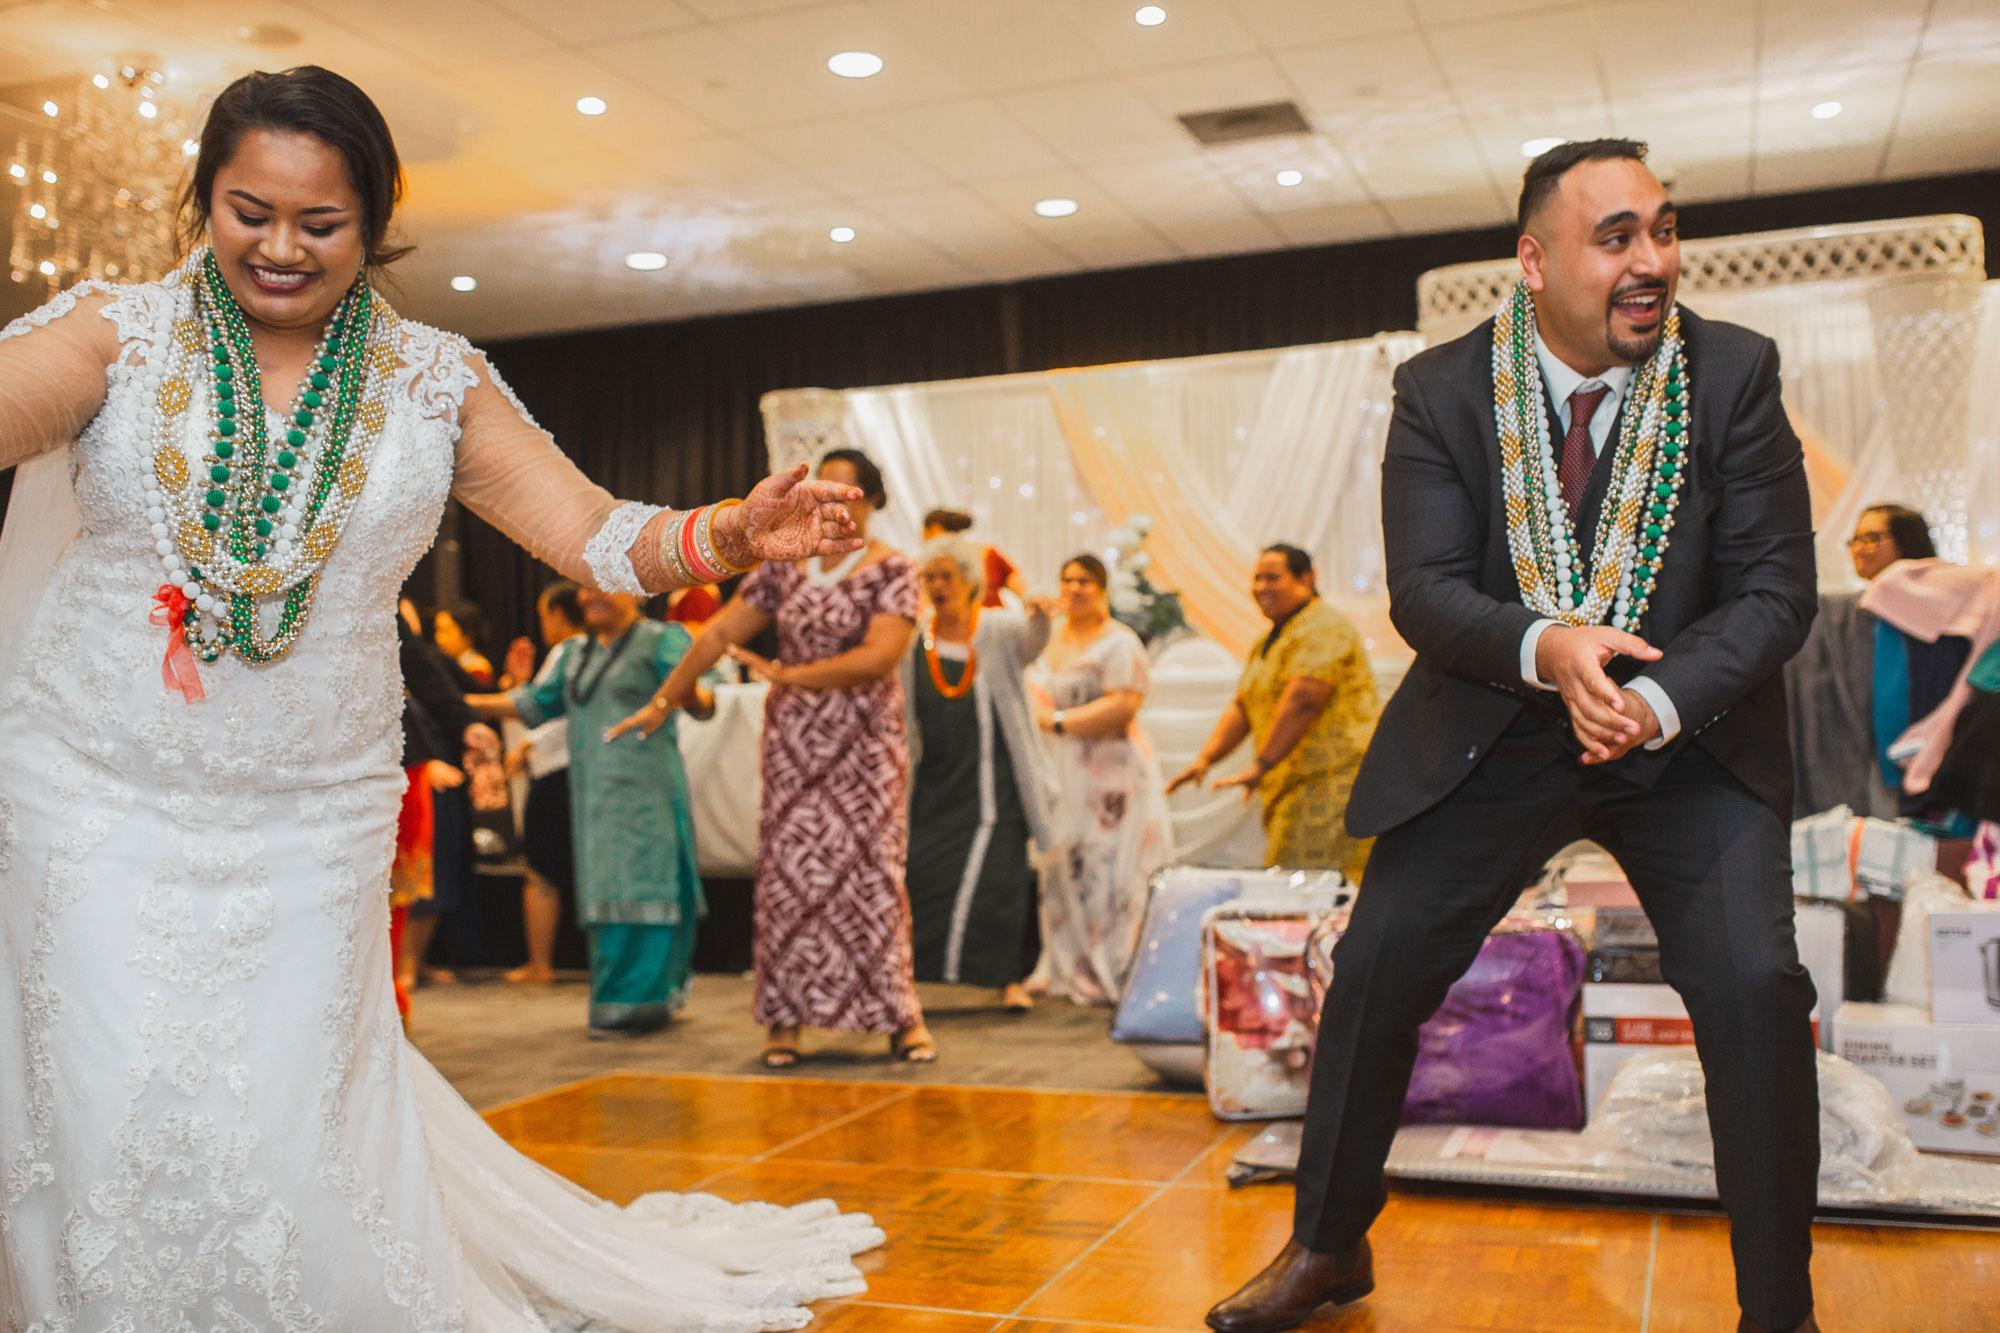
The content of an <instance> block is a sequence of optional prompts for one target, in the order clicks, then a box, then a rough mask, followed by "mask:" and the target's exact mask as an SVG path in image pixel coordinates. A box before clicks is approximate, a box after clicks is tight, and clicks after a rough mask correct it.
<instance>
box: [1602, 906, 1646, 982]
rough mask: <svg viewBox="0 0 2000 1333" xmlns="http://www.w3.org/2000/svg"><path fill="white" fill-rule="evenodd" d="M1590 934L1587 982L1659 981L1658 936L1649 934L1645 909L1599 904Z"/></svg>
mask: <svg viewBox="0 0 2000 1333" xmlns="http://www.w3.org/2000/svg"><path fill="white" fill-rule="evenodd" d="M1593 934H1594V939H1593V941H1592V943H1591V946H1590V968H1589V979H1590V980H1591V981H1611V982H1642V983H1650V984H1653V985H1658V984H1659V983H1660V981H1661V980H1662V978H1661V976H1660V937H1659V936H1658V935H1656V934H1654V933H1653V923H1652V922H1651V921H1649V920H1647V919H1646V914H1645V912H1643V911H1641V910H1640V909H1639V908H1636V907H1600V908H1598V909H1597V916H1596V921H1595V930H1594V931H1593Z"/></svg>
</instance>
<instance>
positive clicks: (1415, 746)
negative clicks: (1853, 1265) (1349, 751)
mask: <svg viewBox="0 0 2000 1333" xmlns="http://www.w3.org/2000/svg"><path fill="white" fill-rule="evenodd" d="M1645 151H1646V150H1645V146H1644V145H1643V144H1638V143H1634V142H1632V141H1629V140H1623V139H1604V140H1596V141H1593V142H1588V143H1566V144H1562V145H1559V146H1558V147H1555V148H1552V149H1550V150H1549V151H1548V152H1546V153H1544V154H1542V155H1541V156H1540V157H1537V158H1536V159H1535V160H1534V161H1533V162H1532V163H1531V164H1530V165H1529V167H1528V169H1527V173H1526V176H1525V179H1524V180H1523V182H1522V188H1521V198H1520V206H1519V218H1518V223H1519V241H1518V247H1517V249H1518V255H1519V258H1520V263H1521V269H1522V280H1521V282H1520V283H1519V285H1517V286H1516V287H1515V289H1514V290H1513V291H1512V292H1511V293H1510V294H1509V295H1508V297H1507V299H1506V301H1505V302H1504V303H1503V304H1502V306H1501V308H1500V312H1499V314H1498V315H1497V316H1495V318H1493V319H1490V320H1488V321H1486V322H1485V323H1484V324H1481V325H1480V326H1479V327H1478V328H1476V329H1474V330H1472V331H1471V332H1469V333H1467V334H1465V335H1463V336H1462V337H1459V338H1455V339H1452V340H1451V341H1450V342H1446V343H1441V344H1439V345H1437V346H1434V347H1432V348H1430V349H1429V350H1427V351H1425V352H1423V353H1422V354H1421V355H1419V356H1417V357H1415V358H1413V359H1412V360H1409V361H1406V362H1404V363H1403V365H1402V366H1401V368H1399V369H1398V370H1397V371H1396V377H1395V408H1394V412H1393V414H1392V416H1391V419H1390V425H1389V438H1388V443H1387V445H1386V453H1385V456H1384V459H1383V464H1382V531H1383V535H1384V537H1385V539H1386V547H1385V552H1386V556H1387V565H1388V583H1389V597H1390V614H1391V616H1392V617H1393V618H1394V621H1395V624H1396V628H1397V629H1398V630H1399V631H1400V632H1401V633H1402V635H1403V638H1404V639H1405V640H1407V641H1408V643H1409V644H1410V646H1411V647H1412V648H1414V649H1416V654H1417V656H1416V661H1415V662H1414V663H1412V665H1411V667H1410V670H1409V674H1408V675H1407V676H1405V677H1404V678H1403V683H1402V684H1401V685H1400V686H1399V687H1398V688H1397V690H1396V693H1395V696H1394V697H1393V698H1391V699H1390V701H1389V704H1388V707H1387V708H1385V709H1384V710H1383V714H1382V720H1381V724H1380V725H1379V726H1378V727H1377V728H1376V731H1375V738H1374V740H1373V741H1372V742H1371V743H1370V744H1369V747H1368V753H1367V755H1366V757H1364V758H1363V760H1362V763H1361V774H1360V777H1359V778H1357V779H1356V781H1355V784H1354V793H1353V797H1352V799H1351V800H1350V801H1349V802H1348V806H1347V825H1348V828H1349V830H1350V831H1351V832H1353V833H1354V834H1355V835H1356V836H1357V837H1366V836H1369V835H1371V834H1373V835H1377V836H1376V839H1375V849H1374V852H1373V854H1372V855H1371V856H1370V858H1369V866H1368V888H1367V890H1366V891H1365V892H1364V893H1362V894H1361V895H1360V897H1359V898H1358V899H1356V901H1355V907H1354V912H1353V915H1352V917H1351V919H1350V920H1349V922H1348V925H1347V929H1346V931H1345V933H1343V934H1342V935H1341V937H1340V942H1339V944H1338V945H1337V946H1336V947H1335V950H1334V955H1333V980H1332V984H1331V987H1330V989H1329V991H1328V993H1327V997H1326V1005H1325V1016H1324V1017H1323V1018H1322V1020H1321V1022H1320V1028H1319V1048H1318V1052H1317V1054H1316V1055H1315V1057H1314V1060H1313V1066H1312V1079H1311V1091H1310V1096H1309V1100H1308V1103H1307V1107H1306V1119H1305V1130H1304V1134H1303V1137H1302V1148H1301V1151H1300V1155H1299V1163H1298V1180H1297V1201H1296V1207H1295V1209H1294V1216H1293V1230H1292V1237H1291V1239H1290V1241H1289V1242H1288V1243H1287V1244H1286V1245H1285V1247H1284V1249H1283V1251H1282V1252H1281V1253H1279V1255H1278V1256H1277V1257H1276V1258H1275V1259H1274V1260H1273V1261H1272V1262H1271V1264H1270V1265H1269V1266H1268V1267H1267V1268H1266V1269H1265V1270H1264V1271H1263V1272H1261V1273H1259V1274H1258V1275H1257V1276H1256V1277H1254V1278H1253V1279H1251V1281H1250V1282H1249V1284H1248V1285H1246V1286H1245V1287H1244V1288H1243V1289H1242V1290H1240V1291H1238V1292H1237V1293H1236V1294H1235V1295H1233V1296H1231V1297H1229V1298H1228V1299H1227V1300H1225V1301H1223V1302H1222V1303H1221V1304H1219V1305H1218V1306H1216V1307H1215V1308H1214V1309H1213V1310H1211V1311H1210V1312H1209V1315H1208V1323H1209V1325H1210V1327H1212V1328H1214V1329H1217V1330H1219V1331H1220V1333H1276V1330H1280V1329H1287V1328H1291V1327H1293V1326H1294V1325H1296V1324H1299V1323H1301V1322H1303V1321H1304V1320H1306V1319H1308V1318H1310V1317H1311V1316H1312V1315H1313V1313H1314V1312H1315V1311H1317V1310H1318V1309H1319V1308H1320V1307H1322V1306H1326V1305H1341V1304H1346V1303H1349V1302H1352V1301H1356V1300H1359V1299H1361V1298H1363V1297H1365V1296H1366V1295H1367V1294H1368V1293H1369V1292H1370V1291H1371V1290H1373V1288H1374V1285H1375V1275H1374V1266H1373V1260H1372V1258H1371V1256H1370V1254H1369V1250H1368V1241H1367V1235H1368V1230H1369V1227H1370V1226H1371V1225H1372V1224H1373V1222H1374V1220H1375V1218H1376V1216H1377V1215H1378V1214H1379V1213H1380V1212H1381V1210H1382V1208H1383V1205H1384V1203H1385V1201H1386V1199H1387V1193H1386V1190H1385V1188H1384V1182H1383V1174H1382V1170H1383V1164H1384V1162H1385V1161H1386V1160H1387V1157H1388V1154H1389V1148H1390V1145H1391V1143H1392V1142H1393V1141H1394V1139H1395V1136H1396V1129H1397V1125H1398V1123H1399V1121H1400V1119H1401V1116H1402V1109H1403V1101H1404V1097H1405V1095H1406V1093H1407V1091H1408V1088H1409V1081H1410V1073H1411V1070H1412V1068H1413V1066H1414V1064H1415V1061H1416V1056H1417V1032H1418V1029H1419V1028H1420V1027H1421V1026H1422V1025H1423V1024H1424V1023H1425V1022H1426V1021H1427V1020H1428V1019H1429V1018H1430V1016H1431V1015H1432V1013H1433V1012H1434V1011H1435V1010H1436V1009H1437V1007H1438V1005H1439V1003H1440V1002H1441V1001H1442V1000H1443V999H1444V996H1445V993H1446V992H1447V991H1448V990H1449V989H1450V987H1451V985H1452V983H1453V982H1455V981H1456V980H1457V979H1458V977H1459V976H1460V975H1461V974H1462V973H1464V972H1465V970H1466V969H1467V968H1468V967H1469V966H1470V965H1471V964H1472V962H1473V960H1474V958H1475V957H1477V956H1478V953H1479V950H1480V946H1481V945H1482V944H1483V943H1484V942H1485V937H1486V934H1487V932H1488V931H1489V930H1490V929H1491V928H1492V927H1493V925H1494V924H1495V923H1497V922H1498V921H1499V920H1500V919H1501V918H1502V917H1504V916H1505V915H1506V913H1507V910H1508V909H1509V908H1510V907H1511V906H1512V905H1513V903H1514V901H1515V899H1516V897H1517V896H1518V895H1519V893H1520V891H1521V889H1522V888H1523V887H1524V885H1525V884H1526V883H1527V882H1529V881H1530V880H1532V878H1533V877H1534V876H1535V875H1536V873H1537V872H1538V871H1539V870H1540V868H1541V866H1542V865H1543V863H1544V862H1546V861H1547V860H1548V858H1549V857H1550V856H1551V855H1553V854H1554V853H1555V852H1556V851H1557V850H1559V849H1560V848H1562V847H1563V846H1564V845H1566V844H1568V843H1570V842H1573V841H1575V840H1576V839H1578V838H1584V837H1588V838H1591V839H1594V840H1595V841H1597V842H1599V843H1602V844H1603V845H1604V846H1605V847H1606V848H1607V849H1608V850H1609V851H1610V852H1611V853H1612V854H1613V855H1614V856H1616V857H1617V858H1618V862H1619V864H1620V865H1621V866H1623V867H1624V868H1625V870H1626V872H1627V873H1628V874H1629V875H1630V876H1631V880H1632V887H1633V888H1634V889H1635V890H1637V891H1638V894H1639V898H1640V901H1641V902H1642V903H1643V904H1644V906H1645V908H1646V912H1647V915H1648V916H1650V917H1651V918H1652V923H1653V926H1654V929H1655V930H1656V931H1657V932H1658V934H1659V941H1660V956H1661V962H1662V966H1663V969H1664V971H1665V972H1666V975H1667V977H1668V978H1669V979H1670V980H1671V981H1672V983H1673V985H1674V987H1675V989H1676V990H1678V991H1679V992H1680V995H1681V998H1682V999H1683V1000H1684V1001H1685V1002H1686V1004H1687V1010H1688V1016H1689V1018H1690V1020H1691V1021H1692V1024H1693V1029H1694V1044H1695V1049H1696V1051H1697V1052H1698V1053H1699V1055H1700V1057H1701V1064H1702V1068H1703V1072H1704V1073H1705V1075H1706V1079H1707V1110H1708V1121H1709V1127H1710V1130H1711V1132H1712V1135H1713V1140H1714V1145H1715V1181H1716V1185H1717V1187H1718V1190H1719V1192H1720V1194H1721V1196H1722V1205H1723V1208H1724V1210H1725V1211H1726V1212H1727V1213H1728V1214H1729V1220H1730V1248H1731V1251H1732V1253H1733V1255H1734V1258H1735V1263H1736V1298H1737V1303H1738V1304H1739V1306H1740V1307H1741V1322H1740V1323H1739V1325H1738V1327H1739V1328H1740V1329H1742V1330H1745V1331H1746V1333H1777V1330H1816V1329H1817V1328H1818V1324H1817V1323H1816V1322H1815V1319H1814V1315H1813V1295H1812V1274H1811V1259H1812V1220H1813V1210H1814V1207H1815V1204H1816V1202H1817V1198H1818V1193H1819V1179H1818V1177H1819V1149H1820V1143H1819V1135H1818V1134H1817V1133H1815V1132H1813V1131H1814V1127H1815V1126H1817V1125H1818V1124H1819V1094H1818V1083H1817V1079H1816V1077H1815V1073H1814V1046H1813V1034H1812V1024H1811V1022H1810V1019H1809V1015H1810V1013H1811V1010H1812V1007H1813V984H1812V980H1811V978H1810V977H1809V976H1808V975H1807V974H1806V970H1805V969H1804V968H1803V967H1801V966H1800V964H1799V953H1798V944H1797V940H1796V938H1795V936H1794V931H1793V924H1792V872H1791V846H1790V837H1789V827H1790V820H1791V803H1792V774H1791V755H1790V751H1789V749H1788V747H1787V746H1786V743H1785V711H1786V710H1785V693H1784V687H1783V684H1782V681H1781V680H1780V676H1779V672H1780V669H1781V668H1782V667H1783V665H1784V663H1785V660H1786V659H1787V658H1789V657H1791V656H1792V654H1793V653H1795V652H1797V651H1798V648H1799V645H1800V644H1801V643H1802V642H1803V641H1804V640H1805V637H1806V627H1807V625H1808V624H1810V623H1811V620H1812V617H1813V610H1814V596H1813V591H1814V585H1815V581H1816V579H1815V569H1814V560H1813V534H1812V514H1811V506H1810V504H1809V503H1808V499H1807V494H1806V474H1805V457H1804V453H1803V451H1802V450H1801V449H1800V446H1799V441H1798V437H1797V436H1796V435H1794V434H1793V433H1792V428H1791V426H1790V425H1789V424H1788V422H1787V421H1786V417H1785V409H1784V405H1783V402H1782V401H1781V398H1780V393H1779V389H1780V383H1781V381H1780V378H1779V373H1778V353H1777V348H1776V346H1775V345H1774V344H1773V343H1772V342H1771V340H1770V339H1769V338H1766V337H1763V336H1762V335H1760V334H1756V333H1752V332H1751V331H1749V330H1748V329H1743V328H1738V327H1736V326H1734V325H1729V324H1721V323H1714V322H1711V321H1708V320H1704V319H1701V318H1699V317H1697V316H1696V315H1695V314H1694V312H1692V311H1690V310H1686V309H1681V308H1677V307H1676V305H1675V299H1674V298H1675V288H1676V286H1677V284H1678V281H1679V277H1680V250H1679V238H1678V235H1677V231H1676V226H1675V223H1676V215H1675V210H1674V205H1673V203H1672V201H1671V200H1670V199H1669V198H1668V197H1667V192H1666V190H1665V189H1664V188H1663V187H1662V186H1661V184H1660V182H1659V181H1658V180H1657V179H1656V178H1655V177H1654V176H1653V174H1652V173H1651V172H1650V171H1648V170H1647V169H1646V166H1645V163H1644V159H1645ZM1600 518H1601V520H1602V521H1601V522H1600ZM1669 530H1671V533H1672V540H1671V541H1670V542H1669V541H1663V540H1662V539H1663V538H1664V537H1666V535H1667V534H1668V532H1669ZM1361 1322H1362V1323H1366V1322H1368V1320H1367V1317H1366V1316H1365V1315H1364V1316H1363V1317H1362V1320H1361Z"/></svg>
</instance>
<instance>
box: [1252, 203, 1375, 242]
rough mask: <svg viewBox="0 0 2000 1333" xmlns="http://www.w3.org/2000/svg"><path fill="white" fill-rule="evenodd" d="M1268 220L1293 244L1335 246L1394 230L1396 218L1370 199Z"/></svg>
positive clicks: (1322, 206) (1298, 212) (1321, 207)
mask: <svg viewBox="0 0 2000 1333" xmlns="http://www.w3.org/2000/svg"><path fill="white" fill-rule="evenodd" d="M1271 221H1272V223H1273V225H1275V226H1276V227H1277V228H1278V230H1279V231H1281V232H1283V233H1284V234H1285V239H1286V240H1287V241H1290V242H1291V243H1292V244H1293V245H1337V244H1339V243H1340V242H1342V241H1361V240H1370V239H1373V238H1375V237H1377V236H1393V235H1395V233H1396V224H1395V221H1394V220H1393V219H1392V218H1390V216H1389V214H1388V213H1387V212H1386V211H1384V210H1383V208H1382V206H1381V205H1380V204H1377V203H1373V202H1367V203H1358V204H1323V205H1321V206H1320V207H1317V208H1302V209H1299V210H1297V211H1295V212H1289V213H1279V214H1275V215H1273V216H1272V218H1271Z"/></svg>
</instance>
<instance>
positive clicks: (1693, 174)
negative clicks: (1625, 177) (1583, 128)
mask: <svg viewBox="0 0 2000 1333" xmlns="http://www.w3.org/2000/svg"><path fill="white" fill-rule="evenodd" d="M1755 108H1756V104H1755V101H1754V99H1753V98H1751V96H1750V95H1749V92H1748V90H1747V89H1743V88H1739V89H1736V90H1735V91H1734V92H1733V93H1731V94H1728V95H1721V94H1713V93H1711V94H1707V95H1700V94H1695V93H1691V92H1688V91H1674V92H1659V93H1654V94H1651V95H1648V96H1645V97H1641V98H1635V99H1633V100H1630V101H1627V102H1624V103H1621V104H1620V105H1619V107H1618V110H1617V112H1616V113H1615V117H1614V124H1613V132H1614V133H1616V134H1619V135H1622V136H1624V137H1626V138H1629V139H1638V140H1639V141H1641V142H1642V143H1645V144H1647V145H1648V147H1649V149H1650V152H1649V154H1648V156H1647V164H1648V165H1649V166H1651V167H1652V168H1653V172H1654V174H1655V175H1657V176H1659V177H1660V179H1661V180H1663V181H1666V182H1667V183H1668V188H1669V189H1670V190H1671V191H1672V192H1673V195H1674V197H1675V198H1676V199H1685V200H1690V201H1692V200H1697V199H1718V198H1729V197H1734V196H1737V195H1742V194H1745V193H1747V192H1748V191H1749V189H1750V160H1751V145H1752V138H1753V133H1754V127H1755V125H1756V109H1755Z"/></svg>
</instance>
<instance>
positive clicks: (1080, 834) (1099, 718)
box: [1028, 555, 1172, 1004]
mask: <svg viewBox="0 0 2000 1333" xmlns="http://www.w3.org/2000/svg"><path fill="white" fill-rule="evenodd" d="M1107 581H1108V580H1107V577H1106V573H1105V569H1104V564H1103V562H1102V561H1100V560H1099V559H1098V558H1097V557H1096V556H1093V555H1080V556H1077V557H1076V558H1075V559H1073V560H1071V561H1070V562H1069V563H1068V564H1066V565H1064V566H1063V571H1062V602H1063V606H1064V609H1065V611H1066V612H1067V615H1066V616H1065V618H1064V620H1063V623H1062V626H1061V627H1060V628H1059V629H1058V630H1057V631H1056V632H1055V634H1054V636H1053V637H1052V638H1051V639H1050V640H1049V646H1048V648H1047V649H1045V650H1044V651H1043V653H1042V655H1041V657H1040V659H1039V660H1037V661H1036V663H1035V665H1034V666H1033V667H1031V668H1030V669H1029V671H1028V687H1029V689H1030V690H1031V691H1032V692H1033V694H1034V696H1035V705H1036V712H1037V716H1038V719H1039V721H1040V723H1041V728H1042V731H1043V732H1044V733H1046V734H1047V735H1048V737H1049V741H1048V743H1049V745H1050V746H1051V747H1052V749H1053V750H1054V752H1055V757H1056V766H1057V769H1058V770H1059V771H1060V773H1061V775H1062V786H1063V800H1064V802H1065V804H1066V805H1067V807H1068V827H1069V838H1068V841H1067V842H1065V843H1064V844H1063V845H1062V846H1060V847H1056V848H1054V849H1052V850H1051V851H1050V853H1049V854H1048V855H1047V856H1046V857H1045V858H1044V860H1043V871H1042V961H1041V965H1040V967H1038V968H1037V969H1036V971H1035V976H1034V977H1033V978H1032V979H1031V980H1030V981H1029V983H1028V984H1029V987H1030V989H1036V990H1039V989H1043V988H1046V989H1047V990H1048V992H1049V994H1051V995H1057V996H1065V997H1067V998H1069V999H1071V1000H1074V1001H1076V1002H1077V1003H1078V1004H1111V1003H1114V1002H1116V1000H1117V999H1118V997H1119V995H1120V994H1121V993H1122V992H1123V990H1124V987H1125V974H1126V972H1127V971H1129V970H1130V969H1131V966H1132V955H1133V954H1134V953H1135V952H1136V951H1137V950H1138V947H1139V929H1140V927H1141V925H1143V924H1144V921H1145V916H1146V894H1147V887H1148V884H1149V882H1150V881H1151V879H1152V875H1153V872H1154V871H1155V870H1158V869H1159V868H1160V867H1161V866H1163V865H1165V864H1166V863H1167V855H1168V851H1169V849H1170V845H1171V841H1172V832H1171V830H1170V828H1169V826H1168V823H1167V798H1166V792H1165V790H1164V788H1163V787H1162V785H1161V782H1160V765H1159V762H1158V761H1157V760H1156V759H1154V757H1153V752H1152V748H1151V746H1149V745H1148V744H1147V741H1146V736H1145V733H1144V732H1142V731H1141V730H1140V729H1139V724H1138V721H1137V718H1138V715H1139V708H1140V706H1141V705H1143V704H1144V703H1145V702H1146V691H1147V689H1148V686H1149V681H1148V678H1147V674H1148V673H1147V664H1146V646H1145V645H1144V644H1142V643H1141V642H1139V636H1138V635H1137V634H1134V633H1133V632H1132V631H1131V630H1130V629H1128V628H1127V627H1126V626H1124V625H1121V624H1119V623H1118V622H1117V621H1115V620H1113V619H1112V618H1111V611H1110V607H1109V605H1108V604H1107V601H1106V595H1105V586H1106V583H1107Z"/></svg>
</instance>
